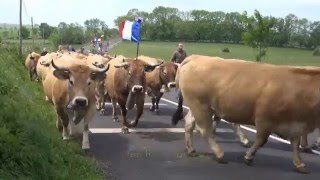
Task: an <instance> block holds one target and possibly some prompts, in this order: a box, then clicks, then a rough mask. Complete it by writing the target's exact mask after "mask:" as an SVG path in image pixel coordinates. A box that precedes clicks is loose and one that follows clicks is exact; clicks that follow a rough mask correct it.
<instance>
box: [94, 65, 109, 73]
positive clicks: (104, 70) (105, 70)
mask: <svg viewBox="0 0 320 180" xmlns="http://www.w3.org/2000/svg"><path fill="white" fill-rule="evenodd" d="M101 65H103V64H101ZM104 67H105V66H104V65H103V68H104ZM109 67H110V64H108V66H107V68H105V69H103V70H101V71H97V72H101V73H105V72H107V71H108V70H109Z"/></svg>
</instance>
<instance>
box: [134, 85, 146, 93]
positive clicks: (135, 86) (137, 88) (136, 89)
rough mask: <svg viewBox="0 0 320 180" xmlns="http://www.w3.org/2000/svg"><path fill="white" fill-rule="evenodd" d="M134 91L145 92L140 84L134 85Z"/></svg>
mask: <svg viewBox="0 0 320 180" xmlns="http://www.w3.org/2000/svg"><path fill="white" fill-rule="evenodd" d="M131 91H132V92H133V93H141V92H143V87H142V86H140V85H134V86H133V87H132V89H131Z"/></svg>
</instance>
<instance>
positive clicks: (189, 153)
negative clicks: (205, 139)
mask: <svg viewBox="0 0 320 180" xmlns="http://www.w3.org/2000/svg"><path fill="white" fill-rule="evenodd" d="M185 153H186V155H187V156H188V157H197V156H199V154H198V153H197V152H196V150H191V151H188V150H187V149H185Z"/></svg>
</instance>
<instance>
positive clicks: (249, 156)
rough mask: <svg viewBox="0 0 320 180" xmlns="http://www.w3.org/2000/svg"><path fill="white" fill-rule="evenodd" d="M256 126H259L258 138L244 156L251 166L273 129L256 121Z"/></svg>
mask: <svg viewBox="0 0 320 180" xmlns="http://www.w3.org/2000/svg"><path fill="white" fill-rule="evenodd" d="M256 124H257V125H256V128H257V134H256V139H255V141H254V143H253V145H252V146H251V148H250V149H248V151H247V152H246V155H245V157H244V159H245V163H246V164H247V165H248V166H249V165H251V164H252V161H253V159H254V155H255V154H256V152H257V150H258V149H259V148H260V147H262V146H263V145H264V144H265V143H266V142H267V141H268V137H269V135H270V134H271V130H270V129H269V127H268V126H263V125H265V124H263V125H261V124H260V123H256Z"/></svg>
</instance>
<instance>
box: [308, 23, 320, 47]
mask: <svg viewBox="0 0 320 180" xmlns="http://www.w3.org/2000/svg"><path fill="white" fill-rule="evenodd" d="M310 27H311V34H310V35H311V37H310V43H311V47H313V48H316V47H317V46H319V45H320V21H316V22H314V23H312V24H311V26H310Z"/></svg>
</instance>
